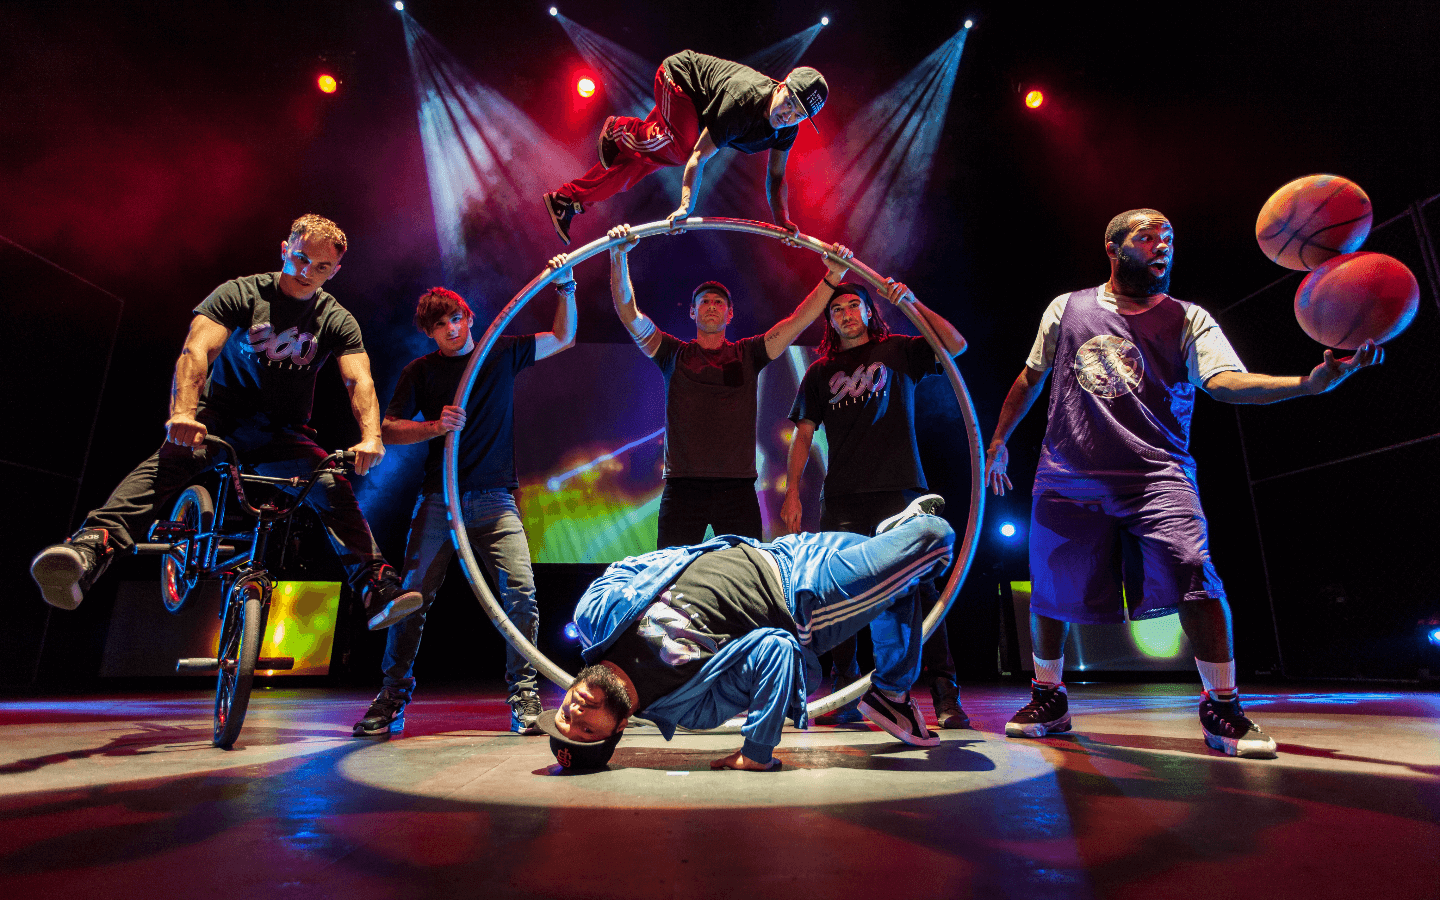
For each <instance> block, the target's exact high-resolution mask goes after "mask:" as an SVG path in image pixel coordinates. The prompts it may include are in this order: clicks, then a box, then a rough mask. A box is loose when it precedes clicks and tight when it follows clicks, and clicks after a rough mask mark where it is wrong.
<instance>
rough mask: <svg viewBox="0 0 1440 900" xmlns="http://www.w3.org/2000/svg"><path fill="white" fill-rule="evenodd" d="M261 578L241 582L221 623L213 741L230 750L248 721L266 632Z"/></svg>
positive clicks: (230, 598)
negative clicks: (247, 709)
mask: <svg viewBox="0 0 1440 900" xmlns="http://www.w3.org/2000/svg"><path fill="white" fill-rule="evenodd" d="M267 591H268V587H267V586H266V585H264V584H263V583H261V582H259V581H244V580H242V581H239V582H237V583H236V584H235V586H234V587H232V588H230V593H229V596H227V597H226V598H225V617H224V619H223V621H222V622H221V624H220V647H219V650H218V652H217V653H216V654H215V655H216V657H218V659H219V662H220V674H219V675H218V676H217V678H216V683H215V736H214V738H213V743H214V744H215V746H217V747H220V748H221V749H224V750H228V749H230V747H231V746H232V745H233V744H234V743H235V739H236V738H238V737H239V736H240V726H241V725H243V724H245V709H246V707H248V706H249V705H250V688H251V686H252V684H253V683H254V681H255V660H256V659H257V658H259V656H260V639H261V637H262V635H263V634H264V633H265V603H264V601H265V599H266V598H265V594H266V593H267Z"/></svg>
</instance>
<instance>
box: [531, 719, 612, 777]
mask: <svg viewBox="0 0 1440 900" xmlns="http://www.w3.org/2000/svg"><path fill="white" fill-rule="evenodd" d="M558 712H559V710H558V709H547V710H544V711H543V712H541V713H540V718H539V719H537V720H536V722H535V724H536V725H539V726H540V730H541V731H543V732H545V733H546V734H548V735H550V752H551V753H553V754H555V761H556V762H558V763H560V765H561V766H562V767H563V768H566V769H603V768H605V765H606V764H607V763H609V762H610V757H611V756H612V755H614V753H615V745H616V744H618V743H620V738H621V737H623V736H624V735H625V732H624V731H617V732H615V733H614V734H612V735H610V736H609V737H608V738H606V739H605V740H603V741H588V742H587V741H576V740H571V739H570V738H568V737H566V736H565V735H563V734H561V733H560V729H559V728H557V727H555V714H556V713H558Z"/></svg>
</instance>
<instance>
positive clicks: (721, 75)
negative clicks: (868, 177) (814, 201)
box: [545, 50, 830, 244]
mask: <svg viewBox="0 0 1440 900" xmlns="http://www.w3.org/2000/svg"><path fill="white" fill-rule="evenodd" d="M829 91H830V89H829V86H828V85H826V83H825V78H824V76H822V75H821V74H820V73H819V72H817V71H815V70H814V69H812V68H810V67H808V66H802V67H800V68H798V69H795V70H794V71H792V72H791V73H790V74H789V75H786V76H785V80H784V81H776V80H774V79H773V78H770V77H769V76H767V75H763V74H761V73H760V72H757V71H755V70H754V69H752V68H750V67H749V66H744V65H741V64H740V63H737V62H731V61H729V60H727V59H719V58H718V57H714V56H706V55H705V54H704V53H696V52H695V51H694V50H684V51H682V52H680V53H676V54H675V55H674V56H669V57H666V59H665V61H664V62H663V63H661V64H660V68H659V69H657V70H656V72H655V107H654V108H653V109H651V110H650V114H649V115H647V116H646V117H645V118H643V119H638V118H635V117H633V116H611V117H610V118H608V119H606V120H605V125H604V127H602V128H601V130H600V142H599V146H600V161H599V162H598V163H596V164H595V165H594V166H593V167H591V169H590V171H588V172H586V173H585V174H584V175H583V176H581V177H580V178H577V179H576V180H574V181H571V182H567V183H565V184H563V185H561V186H560V188H559V190H557V191H554V192H553V193H549V194H546V195H545V208H546V210H547V211H548V212H549V213H550V221H551V222H552V223H554V225H555V232H556V233H557V234H559V235H560V240H562V241H564V242H565V243H567V244H568V243H570V220H571V219H573V218H574V217H575V216H576V214H577V213H582V212H584V211H585V210H584V204H587V203H598V202H599V201H601V200H604V199H606V198H607V197H611V196H614V195H615V194H618V193H620V192H621V191H627V190H629V189H630V188H632V187H634V186H635V184H636V183H637V182H638V181H640V179H642V178H644V177H645V176H646V175H649V174H650V173H651V172H654V171H656V170H657V169H660V168H663V167H665V166H684V167H685V174H684V175H683V176H682V178H681V182H680V205H679V207H677V208H676V210H675V211H674V212H672V213H671V214H670V216H669V219H670V223H671V226H672V227H673V226H674V224H675V222H676V221H678V220H680V219H684V218H686V217H687V216H689V215H690V213H692V212H693V211H694V210H695V202H696V200H698V199H699V196H700V180H701V174H702V172H703V170H704V168H705V162H706V160H708V159H710V157H712V156H714V155H715V154H716V153H718V152H719V151H720V150H721V149H722V148H724V147H731V148H733V149H735V150H738V151H740V152H741V153H759V152H760V151H761V150H768V151H770V161H769V167H768V177H767V178H766V181H765V197H766V199H767V200H768V201H769V202H770V212H771V214H772V215H774V217H775V224H777V225H780V226H781V227H783V228H785V229H786V230H787V231H792V232H798V231H799V227H798V226H797V225H796V224H795V223H794V222H792V221H790V200H789V191H788V188H787V187H786V185H785V163H786V160H787V159H788V158H789V156H790V147H791V146H792V145H794V143H795V136H796V134H797V132H798V130H799V123H800V121H801V120H803V119H809V118H812V117H814V116H815V115H816V114H817V113H819V112H820V107H822V106H824V105H825V98H826V97H827V96H829ZM811 125H812V127H813V125H814V123H813V122H812V123H811ZM816 132H817V133H818V132H819V129H818V128H817V129H816Z"/></svg>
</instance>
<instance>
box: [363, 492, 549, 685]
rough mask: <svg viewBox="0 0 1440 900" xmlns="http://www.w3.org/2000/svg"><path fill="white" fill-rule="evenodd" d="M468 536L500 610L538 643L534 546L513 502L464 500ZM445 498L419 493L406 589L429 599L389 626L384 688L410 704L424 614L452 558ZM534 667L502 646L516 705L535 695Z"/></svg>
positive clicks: (482, 495) (506, 497) (503, 496)
mask: <svg viewBox="0 0 1440 900" xmlns="http://www.w3.org/2000/svg"><path fill="white" fill-rule="evenodd" d="M460 508H461V511H462V512H463V514H464V516H465V530H466V533H467V534H468V535H469V537H470V545H471V547H473V548H474V551H475V555H476V557H478V558H479V559H480V561H481V562H482V563H484V565H485V569H486V571H488V572H489V573H490V575H491V577H493V578H494V579H495V583H496V584H497V585H498V586H499V588H500V596H499V600H500V606H501V607H502V608H503V609H504V610H505V615H506V616H507V617H509V619H510V621H511V622H513V623H514V625H515V627H516V628H518V629H520V633H521V634H523V635H525V636H526V637H527V638H529V639H530V643H532V644H533V643H535V641H536V638H537V637H538V636H539V632H540V612H539V607H538V606H537V605H536V603H535V576H534V573H533V572H532V571H531V569H530V544H529V542H528V541H527V540H526V539H525V528H524V526H523V525H522V524H521V523H520V511H519V509H517V508H516V506H515V498H514V497H512V496H510V492H509V491H506V490H490V491H467V492H465V493H464V494H462V495H461V496H460ZM448 520H449V515H448V513H447V511H446V508H445V495H444V494H439V493H436V494H422V495H421V496H420V499H419V500H418V501H417V502H416V503H415V513H414V515H413V517H412V518H411V520H410V536H409V538H407V539H406V542H405V572H404V574H403V575H402V576H401V577H402V579H403V581H404V584H405V589H406V590H416V591H419V592H420V593H421V594H422V595H424V598H425V599H424V602H423V603H422V604H421V606H420V608H419V609H417V610H416V611H415V612H413V613H411V614H410V615H408V616H406V617H405V618H403V619H401V620H400V621H399V622H396V623H395V624H394V625H391V626H390V629H389V633H388V634H387V635H386V637H385V662H384V664H383V669H384V672H385V687H387V688H389V689H390V690H391V691H392V692H394V693H397V694H400V695H402V696H404V697H405V698H406V699H409V698H410V697H412V696H413V695H414V693H415V675H414V672H415V656H416V654H417V653H419V651H420V635H421V634H422V633H423V632H424V631H425V614H426V613H427V612H429V610H430V604H431V603H434V602H435V592H436V591H438V590H440V585H442V584H444V583H445V571H446V569H447V568H449V566H450V560H451V558H452V557H454V555H455V544H454V539H453V535H452V534H451V532H450V523H449V521H448ZM536 678H537V675H536V672H535V667H534V666H532V665H531V664H530V660H528V659H526V658H525V656H524V655H523V654H521V653H520V651H518V650H516V649H515V648H514V647H512V646H510V644H509V642H508V641H507V642H506V645H505V685H506V687H507V688H508V689H509V691H510V697H511V698H514V697H515V696H516V695H517V694H519V693H520V692H522V691H534V690H535V689H536Z"/></svg>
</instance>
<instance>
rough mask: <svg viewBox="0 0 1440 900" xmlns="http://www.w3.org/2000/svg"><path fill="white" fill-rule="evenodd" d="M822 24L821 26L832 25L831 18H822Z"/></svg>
mask: <svg viewBox="0 0 1440 900" xmlns="http://www.w3.org/2000/svg"><path fill="white" fill-rule="evenodd" d="M820 24H821V25H829V24H830V17H829V16H821V17H820Z"/></svg>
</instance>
